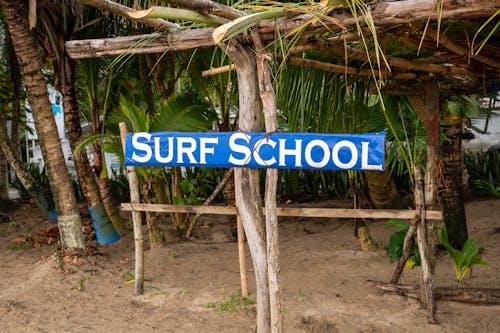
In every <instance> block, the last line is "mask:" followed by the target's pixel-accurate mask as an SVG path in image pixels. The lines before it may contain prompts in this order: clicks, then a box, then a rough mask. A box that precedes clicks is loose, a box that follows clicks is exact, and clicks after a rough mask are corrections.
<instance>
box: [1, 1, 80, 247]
mask: <svg viewBox="0 0 500 333" xmlns="http://www.w3.org/2000/svg"><path fill="white" fill-rule="evenodd" d="M0 3H1V4H2V5H3V8H4V14H5V18H6V21H7V25H8V28H9V31H10V34H11V36H12V45H13V46H14V50H15V52H16V55H17V58H18V61H19V65H20V69H21V75H22V77H23V80H24V85H25V88H26V94H27V96H28V100H29V102H30V106H31V108H32V111H33V118H34V121H35V127H36V130H37V133H38V137H39V141H40V146H41V149H42V154H43V158H44V161H45V164H46V167H47V176H48V178H49V182H50V188H51V190H52V193H53V195H54V200H55V203H56V208H57V211H58V214H59V216H58V223H59V231H60V233H61V241H62V245H63V246H64V247H67V248H79V249H84V248H85V243H84V239H83V234H82V223H81V218H80V215H79V212H78V207H77V202H76V198H75V194H74V192H73V188H72V186H71V182H70V178H69V172H68V169H67V168H66V163H65V160H64V155H63V152H62V148H61V143H60V141H59V136H58V135H55V134H54V133H57V126H56V122H55V119H54V116H53V114H52V106H51V104H50V101H49V98H48V95H47V86H46V83H45V81H44V78H43V74H42V69H41V60H40V58H39V56H38V52H37V50H38V48H37V44H36V42H35V38H34V35H33V34H32V33H31V32H30V29H29V26H28V6H27V3H26V2H25V1H18V2H13V1H7V0H2V1H1V2H0Z"/></svg>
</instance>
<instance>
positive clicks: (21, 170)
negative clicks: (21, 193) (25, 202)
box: [0, 126, 49, 213]
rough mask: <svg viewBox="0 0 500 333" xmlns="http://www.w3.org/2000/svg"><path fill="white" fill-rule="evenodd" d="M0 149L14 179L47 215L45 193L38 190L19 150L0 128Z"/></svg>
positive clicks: (42, 190)
mask: <svg viewBox="0 0 500 333" xmlns="http://www.w3.org/2000/svg"><path fill="white" fill-rule="evenodd" d="M0 149H1V150H2V153H3V155H4V156H5V160H6V161H7V163H8V164H9V166H10V167H11V168H12V170H14V173H15V174H16V177H17V178H18V179H19V181H20V182H21V184H22V185H23V187H24V189H25V190H26V191H27V192H28V194H29V196H30V197H31V198H33V200H35V202H36V203H37V205H38V206H39V207H40V208H42V209H43V210H44V211H45V212H46V213H48V208H49V198H48V197H47V196H46V193H47V191H45V190H44V189H42V188H40V187H39V186H38V185H37V184H36V182H35V180H34V179H33V177H32V176H31V175H30V173H29V172H28V171H26V168H25V167H24V164H23V162H22V160H21V156H20V155H19V150H18V149H17V147H15V146H14V144H13V143H12V140H11V139H10V138H9V136H8V134H7V128H6V127H5V126H0Z"/></svg>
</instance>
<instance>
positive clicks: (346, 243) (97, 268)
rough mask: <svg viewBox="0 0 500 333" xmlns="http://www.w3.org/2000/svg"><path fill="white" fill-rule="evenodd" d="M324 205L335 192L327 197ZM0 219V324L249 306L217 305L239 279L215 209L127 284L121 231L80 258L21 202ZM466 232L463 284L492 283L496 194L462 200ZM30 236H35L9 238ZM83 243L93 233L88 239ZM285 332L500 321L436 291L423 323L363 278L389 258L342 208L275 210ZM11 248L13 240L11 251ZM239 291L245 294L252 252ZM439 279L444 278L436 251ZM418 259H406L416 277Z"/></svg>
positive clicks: (235, 315)
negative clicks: (469, 239)
mask: <svg viewBox="0 0 500 333" xmlns="http://www.w3.org/2000/svg"><path fill="white" fill-rule="evenodd" d="M328 204H329V205H330V206H335V205H336V204H335V203H332V202H329V203H328ZM9 215H10V216H11V218H12V221H11V222H2V223H0V259H1V260H0V277H1V278H0V318H1V324H0V325H1V326H0V331H1V332H132V331H136V332H196V333H201V332H253V331H254V326H255V324H254V321H255V306H253V305H246V306H240V307H237V308H236V309H235V310H233V311H222V310H221V305H227V304H229V300H230V299H231V295H234V294H237V293H238V290H239V288H240V285H239V283H240V278H239V266H238V255H237V245H236V243H235V242H231V241H229V236H228V234H229V232H228V228H227V226H226V225H224V224H223V223H222V222H224V221H221V220H220V219H219V220H215V219H214V218H212V217H205V218H204V220H203V223H202V227H200V228H199V229H198V231H197V234H196V237H195V238H194V239H193V240H192V241H190V242H184V241H180V240H178V239H176V238H175V237H174V236H172V235H170V234H169V236H168V244H167V247H166V248H165V249H163V250H161V251H150V250H148V251H147V252H146V276H147V277H148V278H149V279H148V281H147V282H146V284H145V285H146V293H145V294H144V295H143V296H134V291H133V284H132V283H127V280H128V279H129V278H130V276H129V275H130V272H133V270H134V257H133V253H134V252H133V243H132V239H131V237H126V238H122V239H121V240H120V241H119V242H118V243H116V244H113V245H109V246H99V247H97V249H96V250H95V251H93V254H92V255H90V256H87V257H84V258H79V259H78V258H77V259H74V258H72V257H66V258H64V257H63V258H62V259H63V262H64V265H63V267H62V269H60V268H58V267H57V266H58V265H57V262H58V261H57V260H56V256H55V246H54V245H46V241H47V239H48V238H47V237H39V236H37V235H39V234H40V232H42V231H43V230H46V229H47V228H49V227H51V226H53V225H54V224H51V223H50V222H48V221H46V220H45V219H44V218H41V217H39V216H40V214H39V212H38V210H37V209H36V207H33V206H32V205H30V204H23V205H21V206H20V207H19V208H17V209H16V210H15V211H13V212H10V213H9ZM467 216H468V223H469V232H470V235H471V236H473V237H475V238H476V239H477V242H478V243H479V244H482V245H483V246H484V251H483V257H484V259H485V260H486V261H488V262H489V263H490V265H491V266H490V267H482V266H480V267H478V268H476V269H474V274H473V277H472V279H468V278H467V279H466V281H464V283H463V285H464V286H470V287H487V288H500V232H499V230H500V200H483V201H475V202H471V203H468V204H467ZM369 223H370V229H371V232H372V237H373V238H374V239H375V240H376V241H377V242H379V243H381V244H383V245H388V242H389V236H390V234H391V233H392V232H394V231H396V229H395V228H391V227H386V226H384V224H383V222H382V221H372V222H369ZM27 235H31V236H32V239H28V240H30V241H32V242H35V243H36V244H35V246H39V247H32V248H29V249H23V250H21V249H19V248H21V247H22V244H23V243H16V241H18V242H19V241H22V240H23V237H26V236H27ZM88 243H89V244H94V245H95V241H93V242H92V241H89V242H88ZM280 245H281V255H282V256H281V272H282V299H283V300H282V306H283V315H284V332H475V333H479V332H500V306H499V305H495V306H485V305H472V304H464V303H456V302H448V301H440V302H438V313H437V317H438V320H439V321H440V325H429V324H427V317H426V312H425V310H424V309H422V308H421V306H420V304H419V303H418V302H417V301H415V300H413V299H409V298H406V297H403V296H398V295H393V294H385V293H383V292H382V291H379V290H377V289H375V288H374V287H370V286H367V285H366V283H365V281H366V280H367V279H374V280H381V281H388V280H389V279H390V276H391V275H392V272H393V269H394V265H391V264H390V263H389V260H388V258H387V257H386V255H385V251H384V250H379V251H377V252H362V251H359V248H358V245H357V242H356V239H355V238H354V236H353V221H352V220H348V219H313V218H311V219H306V218H294V219H286V220H285V219H282V220H280ZM13 247H14V248H18V249H17V250H13ZM247 260H248V263H249V266H250V267H249V285H250V292H251V295H250V298H253V297H255V287H254V282H253V271H252V270H251V264H250V263H251V259H250V256H249V254H248V250H247ZM436 273H437V276H436V281H437V283H436V284H437V285H438V286H455V287H462V286H460V285H458V284H457V283H456V282H455V281H454V271H453V268H452V263H451V260H450V258H449V257H448V256H447V255H446V254H444V253H443V254H441V255H440V256H439V259H438V264H437V272H436ZM419 274H420V269H419V268H415V269H413V270H405V272H404V273H403V277H402V282H403V283H407V284H416V283H417V281H418V280H419Z"/></svg>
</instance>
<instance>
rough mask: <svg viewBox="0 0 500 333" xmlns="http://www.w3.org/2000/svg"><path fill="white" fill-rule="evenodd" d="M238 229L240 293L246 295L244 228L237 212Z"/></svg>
mask: <svg viewBox="0 0 500 333" xmlns="http://www.w3.org/2000/svg"><path fill="white" fill-rule="evenodd" d="M236 223H237V230H238V258H239V263H240V280H241V295H242V296H244V297H247V296H248V279H247V257H246V255H245V229H243V223H242V222H241V217H240V215H239V214H237V215H236Z"/></svg>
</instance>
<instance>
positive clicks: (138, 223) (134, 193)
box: [120, 122, 144, 295]
mask: <svg viewBox="0 0 500 333" xmlns="http://www.w3.org/2000/svg"><path fill="white" fill-rule="evenodd" d="M126 134H127V124H125V123H124V122H121V123H120V137H121V140H122V145H123V151H124V152H125V135H126ZM127 178H128V184H129V187H130V204H131V205H132V207H133V205H134V204H137V203H140V194H139V193H140V192H139V181H138V179H137V175H136V173H135V168H134V167H133V166H128V167H127ZM132 222H133V224H134V244H135V272H134V275H135V294H136V295H142V294H144V239H143V237H142V215H141V212H140V211H137V210H133V209H132Z"/></svg>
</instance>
